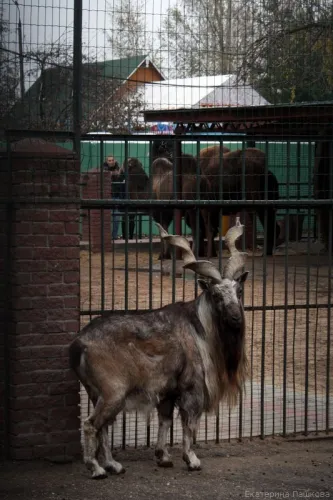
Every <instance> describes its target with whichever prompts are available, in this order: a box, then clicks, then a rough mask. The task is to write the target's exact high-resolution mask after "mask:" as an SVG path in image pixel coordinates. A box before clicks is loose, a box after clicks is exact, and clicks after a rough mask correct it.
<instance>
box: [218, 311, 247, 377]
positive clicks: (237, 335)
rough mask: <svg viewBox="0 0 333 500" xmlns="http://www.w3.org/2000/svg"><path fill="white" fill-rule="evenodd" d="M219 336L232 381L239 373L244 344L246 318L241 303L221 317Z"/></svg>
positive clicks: (224, 312)
mask: <svg viewBox="0 0 333 500" xmlns="http://www.w3.org/2000/svg"><path fill="white" fill-rule="evenodd" d="M219 324H220V328H219V334H220V339H221V343H222V346H223V356H224V361H225V367H226V371H227V374H228V378H229V380H230V381H232V380H233V379H234V377H235V375H236V373H237V370H238V367H239V364H240V361H241V357H242V349H243V347H242V346H243V342H244V316H243V309H242V305H241V304H240V303H238V304H235V305H234V307H230V304H229V305H228V308H225V309H224V311H223V314H221V315H220V316H219Z"/></svg>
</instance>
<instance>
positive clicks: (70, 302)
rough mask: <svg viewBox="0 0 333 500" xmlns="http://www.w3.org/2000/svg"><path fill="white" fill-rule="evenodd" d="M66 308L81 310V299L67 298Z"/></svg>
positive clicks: (65, 299) (65, 301)
mask: <svg viewBox="0 0 333 500" xmlns="http://www.w3.org/2000/svg"><path fill="white" fill-rule="evenodd" d="M64 307H65V309H71V308H79V307H80V299H79V297H78V296H77V297H65V298H64Z"/></svg>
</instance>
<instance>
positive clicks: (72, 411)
mask: <svg viewBox="0 0 333 500" xmlns="http://www.w3.org/2000/svg"><path fill="white" fill-rule="evenodd" d="M78 413H79V409H78V408H77V407H76V406H69V407H64V408H51V409H50V411H49V415H50V416H52V417H57V418H75V417H76V416H77V415H78Z"/></svg>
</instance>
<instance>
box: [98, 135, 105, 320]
mask: <svg viewBox="0 0 333 500" xmlns="http://www.w3.org/2000/svg"><path fill="white" fill-rule="evenodd" d="M103 156H104V142H103V141H102V140H101V142H100V158H101V162H100V186H99V187H100V197H101V199H103V198H104V170H103V167H102V161H103ZM100 219H101V310H102V311H104V309H105V226H104V208H101V209H100Z"/></svg>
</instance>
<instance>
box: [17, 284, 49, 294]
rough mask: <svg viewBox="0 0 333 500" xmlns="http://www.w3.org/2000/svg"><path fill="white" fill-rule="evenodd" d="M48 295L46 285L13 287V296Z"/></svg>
mask: <svg viewBox="0 0 333 500" xmlns="http://www.w3.org/2000/svg"><path fill="white" fill-rule="evenodd" d="M46 295H47V286H46V285H35V284H34V283H32V284H31V285H29V286H26V285H22V286H15V287H13V288H12V296H13V297H45V296H46Z"/></svg>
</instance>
